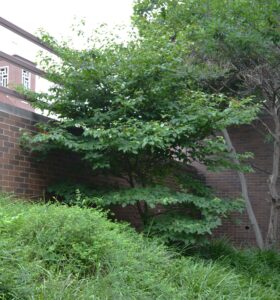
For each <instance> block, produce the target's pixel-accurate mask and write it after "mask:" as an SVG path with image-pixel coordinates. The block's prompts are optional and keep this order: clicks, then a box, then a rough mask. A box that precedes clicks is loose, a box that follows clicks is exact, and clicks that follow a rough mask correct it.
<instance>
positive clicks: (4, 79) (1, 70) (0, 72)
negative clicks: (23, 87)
mask: <svg viewBox="0 0 280 300" xmlns="http://www.w3.org/2000/svg"><path fill="white" fill-rule="evenodd" d="M0 86H3V87H7V86H8V67H0Z"/></svg>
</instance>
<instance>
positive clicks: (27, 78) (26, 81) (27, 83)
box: [22, 70, 31, 89]
mask: <svg viewBox="0 0 280 300" xmlns="http://www.w3.org/2000/svg"><path fill="white" fill-rule="evenodd" d="M22 84H23V86H24V87H25V88H26V89H30V87H31V74H30V72H28V71H26V70H22Z"/></svg>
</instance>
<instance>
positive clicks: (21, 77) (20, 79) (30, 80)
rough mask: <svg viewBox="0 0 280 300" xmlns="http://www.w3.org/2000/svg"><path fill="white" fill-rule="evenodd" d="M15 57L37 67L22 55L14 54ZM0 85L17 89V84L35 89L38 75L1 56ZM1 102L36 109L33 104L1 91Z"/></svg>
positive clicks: (31, 109) (30, 109)
mask: <svg viewBox="0 0 280 300" xmlns="http://www.w3.org/2000/svg"><path fill="white" fill-rule="evenodd" d="M13 57H14V58H16V59H18V60H20V61H22V62H23V63H25V64H28V65H30V66H32V67H35V64H34V63H33V62H31V61H29V60H27V59H25V58H23V57H21V56H18V55H13ZM0 86H1V87H4V88H9V89H11V90H15V88H16V87H17V86H23V87H24V88H26V89H30V90H31V91H35V88H36V76H35V75H34V74H32V73H31V72H30V71H28V70H26V69H23V68H22V67H19V66H17V65H14V64H12V63H10V62H8V61H6V60H4V59H1V58H0ZM0 102H1V103H6V104H10V105H12V106H15V107H19V108H22V109H25V110H29V111H34V109H33V108H32V107H31V105H30V104H29V103H28V102H26V101H24V100H22V99H20V98H18V97H15V96H13V95H8V94H6V93H3V92H1V91H0Z"/></svg>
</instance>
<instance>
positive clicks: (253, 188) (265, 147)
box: [196, 124, 272, 245]
mask: <svg viewBox="0 0 280 300" xmlns="http://www.w3.org/2000/svg"><path fill="white" fill-rule="evenodd" d="M255 125H256V126H257V124H255ZM257 127H258V126H257ZM260 130H261V129H260V128H259V130H255V128H253V127H252V126H251V125H248V126H242V127H239V128H232V129H231V130H229V135H230V137H231V139H232V143H233V145H234V147H235V148H236V150H237V152H238V153H244V152H252V153H253V154H254V159H253V160H251V163H252V167H253V169H254V171H253V172H252V173H249V174H248V173H247V174H246V180H247V185H248V190H249V197H250V200H251V202H252V206H253V209H254V212H255V214H256V218H257V220H258V222H259V225H260V229H261V231H262V233H263V234H264V236H265V234H266V232H267V229H268V219H269V209H270V205H269V191H268V184H267V181H268V177H269V174H270V172H271V169H272V143H271V142H268V141H267V142H265V138H264V136H263V135H262V134H260ZM196 167H197V169H198V170H199V171H200V173H201V174H203V175H204V176H205V179H206V184H207V185H209V186H211V187H212V188H213V189H214V191H215V192H216V193H217V195H218V196H221V197H224V198H237V197H241V186H240V182H239V178H238V175H237V172H236V171H224V172H210V171H208V170H206V168H205V167H203V166H201V165H197V166H196ZM215 234H216V236H219V237H226V238H229V239H234V241H235V242H237V243H238V244H243V245H254V244H255V238H254V232H253V229H252V226H251V224H250V222H249V219H248V217H247V214H246V213H243V214H233V215H232V216H231V218H230V219H226V220H225V221H224V223H223V226H222V227H220V228H218V230H216V232H215Z"/></svg>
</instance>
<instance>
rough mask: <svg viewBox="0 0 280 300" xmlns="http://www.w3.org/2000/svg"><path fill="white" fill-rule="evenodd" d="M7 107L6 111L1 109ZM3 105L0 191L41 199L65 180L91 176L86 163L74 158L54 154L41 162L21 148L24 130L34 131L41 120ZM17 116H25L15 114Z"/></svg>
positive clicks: (1, 115)
mask: <svg viewBox="0 0 280 300" xmlns="http://www.w3.org/2000/svg"><path fill="white" fill-rule="evenodd" d="M3 107H4V108H5V109H4V111H3V109H2V110H1V108H3ZM10 108H11V107H10V106H9V105H5V104H0V189H1V190H2V191H5V192H14V193H15V194H17V195H19V196H24V197H29V198H37V199H38V198H42V197H43V193H44V190H45V189H46V187H47V186H48V185H49V184H52V183H55V182H56V181H59V180H61V179H62V178H65V179H69V180H70V179H74V178H75V179H76V180H78V179H79V180H82V179H83V178H87V177H88V172H90V171H89V170H87V169H86V168H85V167H84V165H83V163H82V162H80V161H79V159H78V158H77V157H75V156H70V155H68V156H66V155H64V154H62V153H54V154H53V155H51V156H50V157H49V158H48V160H44V161H40V160H38V157H36V156H34V155H30V153H28V152H26V151H24V150H23V149H22V148H21V147H20V135H21V130H26V131H34V129H35V128H34V123H35V120H32V119H33V118H34V117H37V118H38V115H35V114H34V113H32V112H29V111H23V110H21V109H19V108H15V107H14V108H12V111H13V113H12V114H11V113H10V112H7V110H9V109H10ZM17 113H19V114H21V115H22V116H18V115H16V114H17Z"/></svg>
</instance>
